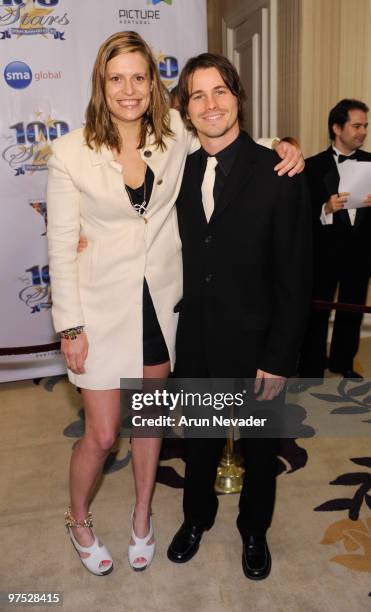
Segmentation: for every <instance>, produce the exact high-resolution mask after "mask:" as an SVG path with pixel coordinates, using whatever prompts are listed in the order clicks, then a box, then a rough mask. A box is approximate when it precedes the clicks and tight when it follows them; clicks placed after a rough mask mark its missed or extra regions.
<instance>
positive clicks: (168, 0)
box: [148, 0, 173, 5]
mask: <svg viewBox="0 0 371 612" xmlns="http://www.w3.org/2000/svg"><path fill="white" fill-rule="evenodd" d="M160 2H165V3H166V4H170V5H172V4H173V0H148V4H160Z"/></svg>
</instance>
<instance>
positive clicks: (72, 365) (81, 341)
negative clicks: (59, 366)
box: [61, 332, 89, 374]
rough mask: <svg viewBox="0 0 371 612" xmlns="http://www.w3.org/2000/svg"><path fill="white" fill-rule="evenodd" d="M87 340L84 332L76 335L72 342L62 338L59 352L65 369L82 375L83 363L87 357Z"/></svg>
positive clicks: (83, 371) (83, 370)
mask: <svg viewBox="0 0 371 612" xmlns="http://www.w3.org/2000/svg"><path fill="white" fill-rule="evenodd" d="M88 348H89V344H88V339H87V336H86V333H85V332H82V333H81V334H78V335H77V336H76V338H75V339H74V340H70V339H68V340H67V339H66V338H62V339H61V351H62V353H63V356H64V358H65V360H66V364H67V367H68V368H69V369H70V370H72V372H74V373H75V374H84V373H85V368H84V363H85V360H86V358H87V356H88Z"/></svg>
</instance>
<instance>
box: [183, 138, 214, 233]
mask: <svg viewBox="0 0 371 612" xmlns="http://www.w3.org/2000/svg"><path fill="white" fill-rule="evenodd" d="M201 164H202V156H201V149H199V150H198V151H196V152H195V153H193V154H192V155H190V156H189V157H188V158H187V163H186V167H185V171H184V176H183V182H182V189H181V194H180V195H181V201H179V203H178V205H180V206H186V207H187V208H189V207H190V206H192V208H193V210H195V211H196V215H197V217H198V220H199V221H201V222H202V223H203V224H205V225H207V221H206V217H205V213H204V207H203V203H202V194H201V180H200V179H201Z"/></svg>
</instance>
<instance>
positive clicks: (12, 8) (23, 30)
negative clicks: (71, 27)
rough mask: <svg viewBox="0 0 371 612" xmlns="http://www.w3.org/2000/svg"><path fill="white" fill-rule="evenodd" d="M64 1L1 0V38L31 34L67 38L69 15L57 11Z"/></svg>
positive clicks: (59, 38) (57, 38)
mask: <svg viewBox="0 0 371 612" xmlns="http://www.w3.org/2000/svg"><path fill="white" fill-rule="evenodd" d="M62 3H63V0H0V40H6V39H7V38H12V37H16V38H19V37H20V36H30V35H34V36H43V37H50V36H51V37H52V38H54V39H55V40H65V38H64V35H65V29H64V28H65V26H67V25H68V24H69V23H70V21H69V19H68V15H67V13H66V12H64V13H63V14H62V13H58V14H57V13H55V11H56V9H57V8H59V5H60V4H62ZM59 28H62V29H59Z"/></svg>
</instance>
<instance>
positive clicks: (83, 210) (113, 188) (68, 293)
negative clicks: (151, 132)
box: [47, 110, 197, 389]
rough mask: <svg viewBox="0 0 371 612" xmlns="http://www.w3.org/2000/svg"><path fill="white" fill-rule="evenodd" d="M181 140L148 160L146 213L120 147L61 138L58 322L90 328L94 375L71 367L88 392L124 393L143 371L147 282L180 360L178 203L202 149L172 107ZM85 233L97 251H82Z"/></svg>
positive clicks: (150, 152) (54, 205)
mask: <svg viewBox="0 0 371 612" xmlns="http://www.w3.org/2000/svg"><path fill="white" fill-rule="evenodd" d="M170 113H171V128H172V130H173V132H174V134H175V138H166V145H167V149H166V151H164V152H162V151H161V150H160V149H156V147H155V146H154V145H153V144H151V142H149V143H148V144H146V146H145V147H144V148H143V149H141V151H140V155H141V157H142V159H143V160H144V161H145V162H146V163H147V164H148V166H149V167H150V168H151V170H152V171H153V173H154V183H153V190H152V194H151V198H150V201H149V204H148V207H147V211H146V213H145V215H144V216H142V217H139V216H138V214H137V213H136V211H135V210H134V208H133V206H132V204H131V203H130V200H129V197H128V195H127V192H126V190H125V188H124V183H123V175H122V166H121V165H120V164H119V163H118V162H116V161H115V159H114V156H113V153H112V151H110V150H109V149H108V148H107V147H102V149H101V151H100V152H96V151H93V150H91V149H89V148H88V146H87V145H86V143H85V142H84V137H83V130H82V129H77V130H73V131H72V132H70V133H69V134H66V135H65V136H62V137H61V138H58V139H57V140H55V141H54V142H53V145H52V155H51V157H50V159H49V179H48V193H47V210H48V243H49V266H50V278H51V286H52V300H53V307H52V316H53V321H54V326H55V329H56V331H57V332H58V331H62V330H64V329H68V328H71V327H76V326H78V325H84V326H85V331H86V334H87V337H88V342H89V352H88V357H87V360H86V362H85V371H86V372H85V374H74V373H73V372H71V371H70V370H69V371H68V376H69V379H70V380H71V381H72V382H73V383H74V384H75V385H77V386H80V387H82V388H85V389H115V388H118V387H119V386H120V378H121V377H123V378H141V377H142V374H143V337H142V335H143V325H142V316H143V315H142V292H143V278H144V277H145V278H146V279H147V282H148V286H149V290H150V293H151V297H152V300H153V304H154V307H155V310H156V314H157V318H158V321H159V323H160V326H161V330H162V333H163V336H164V339H165V342H166V345H167V348H168V351H169V355H170V360H171V365H172V366H173V365H174V361H175V351H174V349H175V334H176V327H177V320H178V314H176V313H174V306H175V304H176V303H177V302H178V301H179V300H180V298H181V295H182V261H181V242H180V238H179V234H178V225H177V217H176V210H175V206H174V204H175V201H176V198H177V195H178V192H179V188H180V185H181V181H182V176H183V169H184V164H185V161H186V157H187V154H188V153H189V152H191V150H195V148H197V145H195V141H194V139H193V138H192V135H191V133H190V132H189V131H187V130H186V129H185V128H184V125H183V122H182V120H181V118H180V115H179V113H178V112H177V111H174V110H171V111H170ZM80 231H81V232H82V233H83V234H84V235H85V236H86V237H87V239H88V246H87V248H86V249H85V250H84V251H83V252H81V253H79V254H78V253H77V250H76V248H77V244H78V240H79V235H80Z"/></svg>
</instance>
